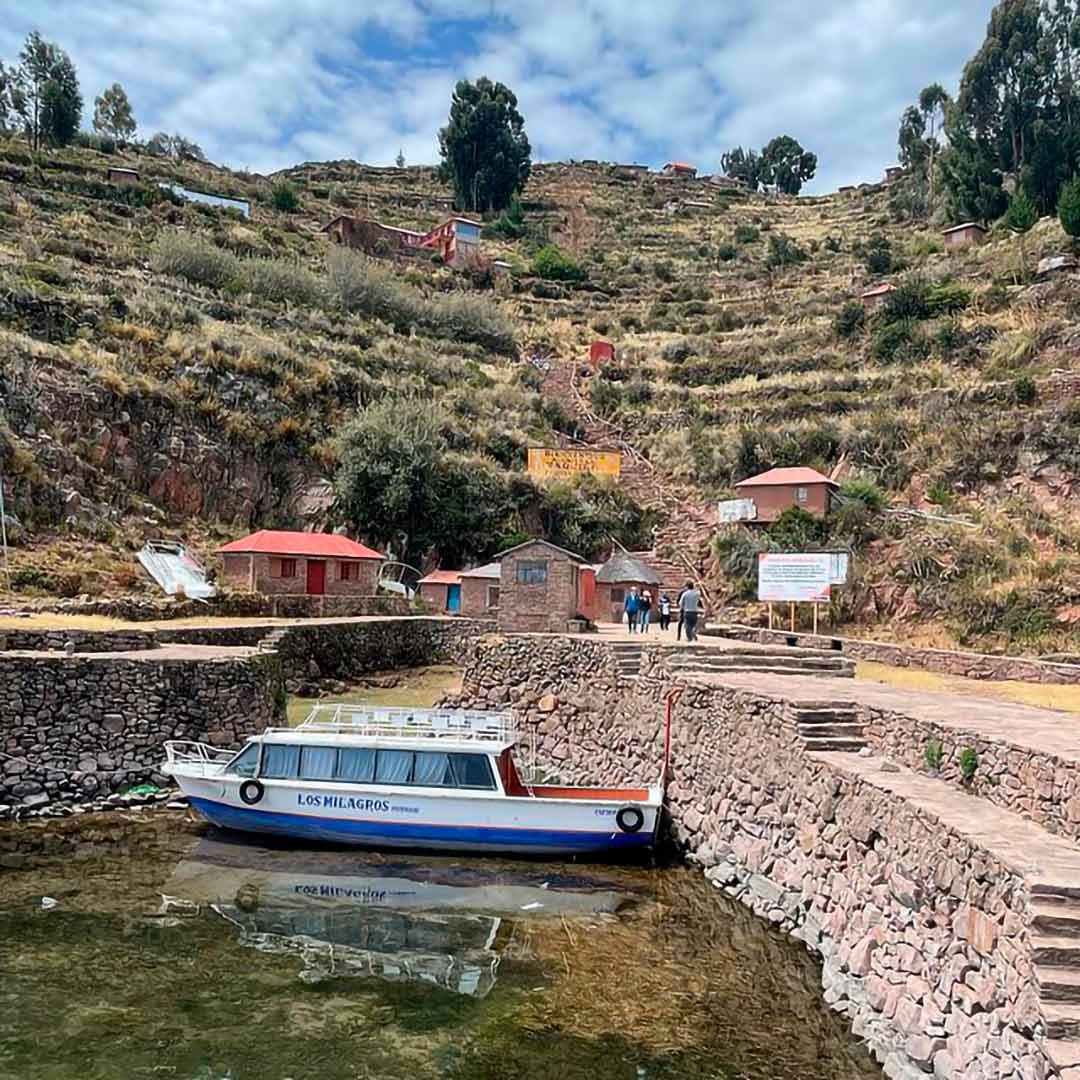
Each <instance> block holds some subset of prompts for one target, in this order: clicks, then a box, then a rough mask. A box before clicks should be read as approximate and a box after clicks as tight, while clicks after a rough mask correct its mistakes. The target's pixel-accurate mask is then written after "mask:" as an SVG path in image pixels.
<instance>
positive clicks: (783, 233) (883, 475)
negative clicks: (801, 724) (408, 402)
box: [0, 144, 1080, 651]
mask: <svg viewBox="0 0 1080 1080" xmlns="http://www.w3.org/2000/svg"><path fill="white" fill-rule="evenodd" d="M118 161H119V159H118V158H111V159H106V158H105V157H103V156H102V155H99V154H95V153H93V152H90V151H84V150H69V151H64V152H60V153H55V154H50V155H47V156H45V157H43V158H40V159H37V160H36V161H35V160H31V159H30V158H29V157H28V156H27V155H26V153H25V151H24V149H23V148H22V147H21V146H19V145H15V144H9V145H7V146H4V145H2V144H0V394H2V396H3V417H2V426H0V447H2V452H3V454H4V458H5V462H6V468H7V469H8V470H9V471H11V472H13V473H14V474H15V475H14V479H15V511H16V513H17V515H18V516H19V518H20V520H21V521H22V522H23V524H24V526H25V533H26V537H25V542H24V544H23V546H21V547H20V548H19V549H17V554H16V567H17V569H18V570H19V571H20V572H21V573H20V575H19V580H20V582H21V588H22V590H23V592H24V593H27V592H32V591H34V590H35V586H36V588H37V591H42V590H50V589H51V590H54V591H55V590H57V589H60V590H61V591H68V592H70V591H72V590H75V591H80V590H89V591H93V590H97V589H112V588H118V587H127V588H136V587H139V585H140V581H139V577H138V574H137V573H136V570H135V569H134V568H133V563H132V561H131V552H132V550H134V549H135V548H136V547H137V546H138V544H139V543H140V542H141V538H142V536H143V535H144V534H157V533H159V532H162V531H164V532H165V533H167V534H169V535H178V536H180V535H182V536H184V537H186V538H188V539H189V540H193V541H194V542H195V543H196V545H197V546H198V545H200V544H201V545H208V544H210V543H212V542H213V541H214V540H216V539H218V538H220V537H223V536H225V535H232V534H235V532H237V531H238V530H239V529H240V528H246V527H247V526H257V525H287V524H302V523H304V522H306V521H313V520H314V521H320V520H322V519H323V518H324V517H325V515H326V513H327V508H328V503H329V485H330V482H331V481H332V479H333V476H334V473H335V469H336V467H337V446H336V438H337V436H338V435H339V434H340V431H341V429H342V427H343V425H344V424H345V423H346V422H347V420H348V418H349V417H350V416H351V415H352V414H353V413H354V412H355V411H356V409H357V408H362V407H363V406H365V405H366V404H368V403H370V402H372V401H374V400H376V399H378V398H381V397H384V396H386V395H400V394H412V395H420V396H423V397H430V399H431V400H432V401H433V403H436V404H437V405H438V407H439V408H440V409H441V410H442V411H443V414H444V416H445V418H446V419H445V424H446V426H447V429H448V433H449V437H450V438H451V440H452V443H453V445H454V446H455V447H456V448H457V449H459V450H460V451H461V452H463V453H468V454H473V455H480V456H481V457H482V458H484V459H486V460H488V461H489V462H490V463H492V464H493V465H494V466H496V467H498V468H499V469H501V470H509V472H510V473H511V474H513V473H516V472H518V471H520V470H521V469H522V467H523V464H524V449H525V447H526V446H527V445H529V444H530V443H537V442H544V443H548V444H550V443H552V442H553V441H554V440H560V441H562V442H564V443H567V442H572V441H573V440H574V439H579V440H584V441H585V442H586V443H592V444H594V445H616V446H621V447H622V448H624V449H626V450H628V451H632V452H633V453H632V454H631V456H630V457H628V459H627V461H628V470H627V476H626V483H625V487H626V489H627V490H628V491H630V492H631V494H632V495H633V497H634V498H635V499H636V500H637V501H638V502H639V503H640V504H642V505H644V506H646V507H649V508H651V509H652V510H653V511H654V513H655V515H656V517H657V519H658V520H657V524H658V525H659V526H660V528H659V531H658V533H657V537H656V546H657V548H658V549H660V550H661V553H663V554H668V555H671V556H674V555H676V554H679V555H681V557H683V558H685V559H687V560H689V561H690V562H691V563H693V564H696V565H697V566H699V567H701V568H702V569H704V570H705V571H707V575H708V578H709V580H710V583H711V585H712V588H713V593H714V595H715V596H717V597H718V598H722V599H725V600H727V601H729V602H731V603H738V602H740V601H742V600H745V599H746V598H747V596H748V595H749V594H748V591H747V590H748V588H749V582H750V578H749V573H748V572H749V569H750V567H751V566H752V563H753V555H754V554H755V552H756V551H757V550H758V549H759V548H760V547H761V546H762V545H763V544H769V543H770V542H771V543H773V544H776V545H779V544H781V543H783V540H784V538H783V537H776V536H774V537H773V539H772V541H770V540H769V538H767V537H766V538H762V537H761V536H751V535H749V534H748V533H745V532H744V531H741V530H737V531H735V532H733V533H729V534H725V535H724V536H722V537H720V539H719V541H715V540H714V539H713V536H712V534H713V532H714V529H713V528H712V523H713V521H714V518H713V516H712V512H711V510H710V506H711V505H712V503H713V501H714V500H715V499H716V498H719V497H725V496H727V495H730V494H731V493H732V485H733V483H734V482H735V481H737V480H738V479H741V478H742V477H743V476H746V475H749V474H750V473H751V472H755V471H759V470H760V469H763V468H767V467H770V466H775V465H788V464H810V465H815V466H817V467H819V468H821V469H823V470H824V471H829V470H831V469H832V468H834V467H836V466H840V469H841V474H842V475H843V476H844V477H846V478H847V479H848V480H850V481H855V480H858V481H863V482H864V483H862V484H861V486H860V490H861V491H862V493H863V494H864V495H865V494H866V493H867V492H871V498H870V502H871V503H873V504H874V506H875V507H877V506H878V501H879V500H878V498H877V492H876V489H875V488H874V486H873V485H876V487H877V488H880V489H881V491H882V492H884V494H885V496H886V497H887V499H888V501H889V502H890V503H891V508H892V509H893V510H896V509H900V508H914V509H915V510H919V511H923V512H928V513H931V514H934V515H947V516H949V517H953V518H960V519H963V520H964V521H966V522H967V524H966V525H961V524H948V523H943V522H940V521H936V520H934V521H931V520H927V519H926V518H923V517H917V516H912V515H905V514H898V513H885V512H883V511H882V510H881V509H879V508H874V509H870V508H867V507H866V506H865V505H863V504H861V503H857V504H854V505H852V506H849V507H848V508H847V509H846V510H845V512H844V513H842V514H841V515H839V517H838V520H837V524H836V525H835V526H834V527H833V529H832V532H831V534H830V535H821V536H816V537H814V538H813V540H814V541H816V542H820V543H827V544H845V545H851V546H853V547H854V548H855V550H856V552H857V557H856V560H855V566H856V574H857V578H856V581H855V582H854V583H853V584H852V586H851V587H850V588H848V589H847V590H845V592H844V594H843V597H842V600H841V601H840V611H841V614H842V615H843V616H844V617H845V618H846V619H848V620H849V621H851V624H852V626H853V627H855V628H856V629H859V628H862V629H864V630H865V631H866V632H874V633H879V634H880V633H893V634H898V635H903V636H909V637H910V636H917V637H919V638H920V639H922V640H929V641H941V642H945V641H947V640H960V641H963V642H966V643H969V644H980V645H984V646H1000V647H1006V648H1016V649H1025V650H1036V651H1038V650H1042V651H1048V650H1054V651H1070V650H1072V651H1080V646H1078V645H1077V643H1076V631H1075V625H1076V623H1075V622H1074V619H1076V618H1077V617H1080V595H1078V594H1080V555H1078V545H1080V523H1078V521H1077V517H1076V503H1075V500H1074V499H1073V497H1072V490H1071V485H1072V483H1073V478H1074V476H1076V475H1077V472H1078V470H1080V449H1078V445H1080V444H1078V440H1077V436H1078V434H1080V402H1078V401H1077V399H1076V391H1077V387H1078V386H1080V371H1078V370H1077V365H1076V363H1075V361H1074V359H1073V357H1074V355H1075V344H1076V342H1077V340H1080V329H1078V328H1077V326H1076V319H1075V315H1074V312H1075V310H1076V302H1077V297H1078V296H1080V289H1078V284H1077V280H1076V279H1075V278H1074V277H1073V276H1071V275H1066V276H1063V277H1055V278H1053V279H1051V280H1048V281H1046V282H1036V283H1031V282H1030V281H1028V280H1027V279H1026V278H1025V277H1024V275H1023V274H1022V272H1021V264H1020V260H1019V251H1018V245H1017V242H1016V240H1015V238H1013V237H1011V236H1008V235H1005V234H1002V235H992V236H991V238H990V242H989V243H987V244H986V245H985V246H984V247H982V248H979V249H976V250H973V251H970V252H967V253H963V254H954V253H950V254H945V253H943V252H942V251H941V246H940V243H939V237H938V232H937V230H936V229H928V228H925V227H923V226H922V225H912V224H910V223H903V222H898V221H896V220H895V219H894V215H893V213H892V210H891V208H890V196H889V192H888V191H885V190H873V189H871V190H867V191H863V192H860V193H858V194H856V195H853V196H833V197H827V198H818V199H802V200H791V199H768V200H766V199H765V198H763V197H758V196H755V197H752V198H748V197H745V196H740V195H738V194H732V193H726V192H722V191H718V189H716V188H714V187H711V186H709V185H707V184H705V183H704V182H695V183H690V182H681V181H680V182H664V181H661V180H659V179H657V178H645V179H642V178H635V177H624V176H620V175H619V174H618V172H617V171H616V170H613V169H610V168H608V167H604V166H584V165H546V166H545V165H542V166H538V167H535V168H534V171H533V177H532V179H531V181H530V184H529V188H528V190H527V192H526V194H525V197H524V199H523V205H524V211H525V212H524V216H523V223H522V224H520V225H519V224H517V223H515V222H505V221H504V222H503V223H501V225H499V224H497V225H496V230H495V232H497V233H500V234H501V235H492V236H490V238H489V239H487V240H486V241H485V245H486V249H487V250H488V251H489V252H490V253H491V254H494V255H499V256H502V257H505V258H507V259H508V260H509V261H510V262H511V263H512V264H513V265H514V267H515V273H514V277H513V280H512V282H509V283H506V284H503V285H499V286H497V287H495V288H494V289H493V288H490V287H489V286H490V284H491V283H490V282H489V281H487V280H484V275H476V276H475V277H470V276H468V275H461V274H456V273H454V272H452V271H450V270H449V269H447V268H445V267H442V266H437V265H435V264H433V263H432V262H430V261H429V260H425V259H418V260H413V261H410V262H408V263H404V264H393V263H389V262H384V263H381V264H379V265H372V264H370V263H367V262H363V261H361V260H346V259H343V258H342V257H341V255H340V253H337V254H334V253H332V252H330V251H329V245H328V244H327V243H326V242H325V240H324V239H323V238H322V237H321V236H320V235H319V234H318V232H317V229H318V227H319V226H320V225H322V224H323V223H325V222H326V221H327V220H329V218H330V217H332V216H333V215H334V214H335V213H338V212H350V213H357V214H370V215H371V216H374V217H378V218H379V219H380V220H383V221H386V222H389V223H392V224H401V225H409V226H411V227H422V226H430V225H433V224H435V223H437V222H438V221H439V220H441V219H442V218H443V217H444V216H445V212H446V211H445V208H444V206H443V205H441V203H440V202H439V199H440V198H445V196H446V194H447V193H446V191H445V190H444V189H443V188H442V187H441V186H440V185H439V184H438V183H437V181H436V179H435V176H434V174H433V172H432V171H431V170H428V169H422V168H411V169H405V170H395V169H386V170H375V169H368V168H364V167H362V166H359V165H356V164H354V163H350V162H331V163H319V164H307V165H303V166H299V167H297V168H295V169H291V170H288V171H287V173H286V174H284V176H283V177H282V176H279V177H276V178H274V180H275V181H280V180H281V179H283V178H287V179H288V180H289V181H290V182H291V183H292V184H293V185H295V187H296V190H297V192H298V194H299V200H300V205H299V209H298V210H297V211H296V212H294V213H283V212H279V211H277V210H275V209H274V208H273V205H272V202H271V189H272V181H271V180H268V179H266V178H260V177H254V176H248V175H241V174H234V173H229V172H227V171H224V170H218V169H214V168H212V167H208V166H195V165H184V166H176V165H174V164H172V163H168V162H164V161H161V160H160V159H152V158H139V159H135V158H132V159H130V160H129V161H128V162H127V163H130V164H133V165H135V166H136V167H138V168H139V169H140V171H141V173H142V176H143V178H144V179H145V180H147V181H148V183H146V184H144V185H143V186H142V187H140V188H136V189H133V190H130V191H123V190H118V189H115V188H112V187H110V186H108V185H106V184H105V183H104V182H103V179H104V176H103V170H104V167H105V166H106V164H116V163H118ZM157 179H168V180H180V181H181V182H184V183H187V184H189V185H190V186H192V187H197V188H204V189H205V188H209V189H210V190H213V191H217V192H222V193H227V194H235V195H238V196H241V197H244V198H249V199H251V200H253V208H254V209H253V218H252V220H251V221H249V222H244V221H241V220H239V219H238V218H236V217H235V216H234V215H232V214H229V213H226V212H222V211H217V210H209V209H206V208H200V207H197V206H194V205H175V204H174V203H173V202H171V201H168V200H166V199H164V198H162V197H161V196H160V194H159V192H158V191H157V189H156V187H155V185H154V183H153V181H155V180H157ZM699 203H703V204H704V205H696V204H699ZM548 242H556V243H558V244H559V245H560V247H561V248H562V250H563V251H564V252H565V253H567V254H568V255H569V256H570V257H571V258H573V259H574V260H576V261H577V262H578V263H579V264H580V266H581V268H582V269H583V270H584V271H585V272H586V274H587V276H586V278H585V280H583V281H579V282H566V281H551V280H544V279H542V278H540V277H536V276H534V275H533V274H531V273H530V267H531V263H532V259H533V256H534V254H535V252H536V250H537V249H538V248H539V247H540V246H541V245H543V244H545V243H548ZM1026 249H1027V250H1026V253H1025V256H1026V259H1025V261H1026V265H1027V267H1028V268H1029V269H1030V268H1032V267H1034V266H1035V265H1036V263H1037V261H1038V258H1039V257H1040V256H1041V255H1043V254H1057V253H1059V252H1061V251H1065V250H1067V248H1066V247H1065V238H1064V237H1063V235H1062V234H1061V231H1060V229H1059V227H1058V226H1057V223H1056V222H1051V221H1043V222H1041V223H1040V224H1039V225H1038V226H1037V227H1036V229H1035V230H1034V231H1033V232H1032V233H1031V234H1030V235H1029V236H1028V238H1027V244H1026ZM882 279H888V280H891V281H893V282H895V283H897V284H901V283H905V282H906V283H907V285H906V287H905V288H903V289H902V290H901V291H900V294H899V295H898V296H897V297H896V299H895V300H894V301H893V304H892V308H893V310H892V311H891V312H889V313H887V314H886V315H883V316H882V315H879V316H875V317H874V318H873V319H871V320H868V321H866V322H865V323H863V324H862V325H860V324H859V321H858V319H857V318H855V316H854V315H853V309H850V308H847V309H845V305H849V304H850V303H851V301H852V300H853V299H855V298H857V296H858V294H859V293H860V292H861V291H862V289H863V288H865V287H866V286H867V285H869V284H872V283H874V282H877V281H879V280H882ZM1018 282H1019V283H1018ZM601 335H602V336H605V337H607V338H609V339H611V340H612V341H614V342H615V343H616V345H617V347H618V349H619V362H618V363H617V364H616V365H615V366H614V367H612V368H610V369H609V370H606V371H604V372H603V373H602V374H601V375H600V376H596V377H593V376H591V375H590V374H589V371H588V368H587V367H586V366H585V365H584V363H583V361H584V358H585V356H586V353H587V346H588V343H589V341H590V340H591V339H592V338H594V337H596V336H601ZM536 354H541V355H543V356H546V357H549V358H550V362H551V370H550V372H548V373H547V374H546V377H545V375H543V374H542V373H541V372H539V371H538V370H537V369H536V367H534V366H533V365H532V364H530V363H528V362H526V358H528V357H532V356H534V355H536ZM866 481H870V482H872V484H868V483H865V482H866ZM852 490H854V486H853V488H852ZM520 525H521V527H523V528H545V527H550V526H551V521H550V514H548V513H547V512H546V511H545V508H544V506H542V505H541V504H540V503H539V502H538V501H537V495H536V493H535V492H529V491H528V490H526V491H525V494H524V496H523V498H522V501H521V520H520ZM117 551H118V552H120V556H119V558H118V557H117V555H116V552H117ZM35 569H44V570H47V571H48V573H47V574H46V576H45V578H44V579H42V580H40V581H37V582H35V581H34V580H33V571H34V570H35ZM72 575H76V576H77V577H78V581H77V582H76V581H73V580H72Z"/></svg>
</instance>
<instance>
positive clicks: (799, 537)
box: [766, 506, 829, 551]
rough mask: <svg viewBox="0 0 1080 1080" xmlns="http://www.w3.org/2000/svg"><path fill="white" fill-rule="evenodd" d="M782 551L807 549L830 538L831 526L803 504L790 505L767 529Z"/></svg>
mask: <svg viewBox="0 0 1080 1080" xmlns="http://www.w3.org/2000/svg"><path fill="white" fill-rule="evenodd" d="M766 531H767V532H768V535H769V539H770V540H771V541H772V542H773V543H774V544H776V545H777V546H778V549H779V550H781V551H784V550H787V551H806V550H809V549H810V548H815V547H820V546H821V545H822V544H824V543H825V542H826V541H827V540H828V539H829V526H828V524H827V523H826V522H825V521H823V520H822V519H821V518H818V517H814V515H813V514H811V513H808V512H807V511H806V510H804V509H803V508H802V507H801V506H789V507H788V508H787V509H786V510H785V511H784V512H783V513H782V514H781V515H780V516H779V517H778V518H777V519H776V520H775V521H774V522H773V523H772V524H771V525H770V526H769V527H768V529H767V530H766Z"/></svg>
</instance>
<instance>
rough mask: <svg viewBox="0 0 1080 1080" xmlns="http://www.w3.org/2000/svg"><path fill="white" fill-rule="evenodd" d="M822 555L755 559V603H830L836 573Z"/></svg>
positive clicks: (830, 560)
mask: <svg viewBox="0 0 1080 1080" xmlns="http://www.w3.org/2000/svg"><path fill="white" fill-rule="evenodd" d="M835 569H836V568H835V566H834V563H833V555H832V554H831V553H829V552H827V551H825V552H806V553H781V552H762V553H761V554H760V555H758V599H759V600H762V601H765V602H766V603H774V602H781V603H795V604H798V603H820V602H823V601H826V600H828V599H829V590H830V587H831V586H832V584H833V571H834V570H835Z"/></svg>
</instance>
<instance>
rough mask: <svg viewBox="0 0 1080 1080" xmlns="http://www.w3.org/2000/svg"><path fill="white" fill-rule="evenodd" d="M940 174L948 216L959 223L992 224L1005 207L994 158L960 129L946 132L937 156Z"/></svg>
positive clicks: (1003, 190) (968, 133) (1003, 193)
mask: <svg viewBox="0 0 1080 1080" xmlns="http://www.w3.org/2000/svg"><path fill="white" fill-rule="evenodd" d="M940 161H941V173H942V177H943V178H944V180H945V183H946V185H947V187H948V188H949V196H950V200H949V201H950V213H951V216H952V217H953V218H954V219H956V220H960V221H993V220H994V219H995V218H998V217H1000V216H1001V215H1002V214H1003V213H1004V212H1005V208H1006V207H1007V206H1008V204H1009V197H1008V195H1007V194H1006V193H1005V189H1004V187H1003V186H1002V179H1003V178H1002V175H1001V170H1000V169H999V168H998V167H997V163H996V159H995V158H994V156H993V154H992V153H991V152H990V151H989V150H987V148H986V147H985V146H984V145H983V144H982V143H980V142H979V141H978V140H977V139H976V138H974V136H972V135H971V133H970V132H969V131H968V130H966V129H965V128H964V127H961V126H955V127H953V128H951V130H950V132H949V149H948V152H947V153H944V154H942V155H941V159H940Z"/></svg>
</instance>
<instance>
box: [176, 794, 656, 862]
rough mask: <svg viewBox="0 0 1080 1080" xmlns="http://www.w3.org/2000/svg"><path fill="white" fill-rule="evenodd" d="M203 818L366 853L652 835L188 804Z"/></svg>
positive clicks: (630, 841)
mask: <svg viewBox="0 0 1080 1080" xmlns="http://www.w3.org/2000/svg"><path fill="white" fill-rule="evenodd" d="M189 802H190V803H191V805H192V806H193V807H194V808H195V809H196V810H198V812H199V813H200V814H202V816H203V817H205V818H206V819H207V820H208V821H210V822H212V823H213V824H214V825H220V826H221V827H222V828H223V829H237V830H239V831H241V832H265V833H277V834H278V835H281V836H295V837H298V838H301V839H307V840H325V841H330V842H332V843H337V844H359V845H364V846H370V847H414V848H445V849H451V850H454V851H463V850H473V851H502V852H508V851H509V852H512V851H527V852H535V853H537V854H564V853H567V854H571V853H577V852H599V851H629V850H641V849H643V848H648V847H649V846H650V845H651V844H652V839H653V838H652V834H651V833H648V832H646V831H645V830H644V829H643V830H642V831H641V832H637V833H624V832H602V833H601V832H562V831H559V830H555V829H552V830H548V829H514V828H496V827H493V826H487V825H411V824H406V823H404V822H393V821H349V820H347V819H341V818H317V817H308V816H306V815H302V814H284V813H279V812H277V811H268V810H257V809H255V808H254V807H241V806H229V805H228V804H226V803H220V802H215V801H213V800H211V799H199V798H195V797H192V798H190V799H189Z"/></svg>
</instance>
